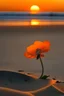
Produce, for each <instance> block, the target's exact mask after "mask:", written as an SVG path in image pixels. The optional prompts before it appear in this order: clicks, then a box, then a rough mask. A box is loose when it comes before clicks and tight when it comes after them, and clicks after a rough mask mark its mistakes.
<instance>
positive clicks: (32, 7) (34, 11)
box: [30, 5, 40, 13]
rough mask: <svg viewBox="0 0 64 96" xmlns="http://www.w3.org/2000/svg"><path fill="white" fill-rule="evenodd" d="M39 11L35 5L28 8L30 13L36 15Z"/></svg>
mask: <svg viewBox="0 0 64 96" xmlns="http://www.w3.org/2000/svg"><path fill="white" fill-rule="evenodd" d="M39 10H40V8H39V6H37V5H33V6H31V7H30V11H31V13H38V12H39Z"/></svg>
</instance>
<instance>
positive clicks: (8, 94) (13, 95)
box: [0, 87, 34, 96]
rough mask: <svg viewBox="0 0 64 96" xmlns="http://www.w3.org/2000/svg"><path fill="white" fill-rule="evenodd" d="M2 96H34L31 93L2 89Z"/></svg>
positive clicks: (0, 95)
mask: <svg viewBox="0 0 64 96" xmlns="http://www.w3.org/2000/svg"><path fill="white" fill-rule="evenodd" d="M0 96H34V95H33V94H31V93H29V92H23V91H19V90H14V89H9V88H5V87H0Z"/></svg>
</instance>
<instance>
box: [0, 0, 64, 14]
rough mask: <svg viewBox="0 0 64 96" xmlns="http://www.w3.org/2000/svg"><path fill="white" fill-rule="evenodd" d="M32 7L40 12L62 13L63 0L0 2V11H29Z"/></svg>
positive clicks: (7, 0)
mask: <svg viewBox="0 0 64 96" xmlns="http://www.w3.org/2000/svg"><path fill="white" fill-rule="evenodd" d="M32 5H37V6H39V8H40V12H50V11H52V12H64V0H0V11H30V7H31V6H32Z"/></svg>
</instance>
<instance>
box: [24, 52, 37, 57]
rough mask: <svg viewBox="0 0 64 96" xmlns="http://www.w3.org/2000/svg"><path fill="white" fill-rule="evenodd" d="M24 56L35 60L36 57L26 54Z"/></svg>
mask: <svg viewBox="0 0 64 96" xmlns="http://www.w3.org/2000/svg"><path fill="white" fill-rule="evenodd" d="M24 56H25V57H27V58H35V57H36V56H35V55H31V54H29V53H28V52H25V53H24Z"/></svg>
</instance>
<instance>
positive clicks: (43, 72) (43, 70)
mask: <svg viewBox="0 0 64 96" xmlns="http://www.w3.org/2000/svg"><path fill="white" fill-rule="evenodd" d="M40 62H41V66H42V73H41V76H40V78H42V76H43V74H44V66H43V62H42V59H41V57H40Z"/></svg>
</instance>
